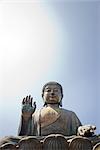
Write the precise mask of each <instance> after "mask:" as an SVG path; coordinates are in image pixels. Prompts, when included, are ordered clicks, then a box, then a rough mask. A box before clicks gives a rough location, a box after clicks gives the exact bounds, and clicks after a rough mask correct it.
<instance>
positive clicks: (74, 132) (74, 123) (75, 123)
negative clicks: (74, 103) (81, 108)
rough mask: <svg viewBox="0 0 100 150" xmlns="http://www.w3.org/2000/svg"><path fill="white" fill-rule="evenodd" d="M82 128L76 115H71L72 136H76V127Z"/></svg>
mask: <svg viewBox="0 0 100 150" xmlns="http://www.w3.org/2000/svg"><path fill="white" fill-rule="evenodd" d="M80 126H82V124H81V122H80V120H79V118H78V117H77V115H76V114H75V113H74V112H73V113H72V134H75V135H76V134H77V130H78V127H80Z"/></svg>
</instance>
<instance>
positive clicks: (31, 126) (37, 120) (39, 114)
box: [1, 82, 95, 145]
mask: <svg viewBox="0 0 100 150" xmlns="http://www.w3.org/2000/svg"><path fill="white" fill-rule="evenodd" d="M42 98H43V101H44V106H43V108H41V109H40V110H36V102H33V98H32V97H31V96H30V95H29V96H27V97H25V98H24V99H23V100H22V111H21V120H20V125H19V129H18V137H21V138H23V137H24V136H47V135H50V134H61V135H64V136H71V135H81V136H91V135H92V134H93V133H94V130H95V126H90V125H88V126H87V125H85V126H82V124H81V122H80V120H79V119H78V117H77V115H76V114H75V113H74V112H72V111H69V110H66V109H63V108H62V98H63V89H62V86H61V85H60V84H59V83H57V82H48V83H47V84H45V85H44V87H43V89H42ZM21 138H19V139H21ZM2 141H3V140H2ZM13 141H14V138H13ZM2 143H3V142H1V145H2Z"/></svg>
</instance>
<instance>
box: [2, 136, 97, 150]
mask: <svg viewBox="0 0 100 150" xmlns="http://www.w3.org/2000/svg"><path fill="white" fill-rule="evenodd" d="M3 149H5V150H100V135H98V136H93V137H89V138H86V137H81V136H69V137H68V136H63V135H61V134H51V135H48V136H22V137H21V136H18V137H5V138H3V139H1V140H0V150H3Z"/></svg>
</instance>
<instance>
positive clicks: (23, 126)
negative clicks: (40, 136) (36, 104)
mask: <svg viewBox="0 0 100 150" xmlns="http://www.w3.org/2000/svg"><path fill="white" fill-rule="evenodd" d="M31 134H32V117H30V118H29V119H28V120H26V119H24V117H23V116H21V120H20V125H19V129H18V135H19V136H23V135H31Z"/></svg>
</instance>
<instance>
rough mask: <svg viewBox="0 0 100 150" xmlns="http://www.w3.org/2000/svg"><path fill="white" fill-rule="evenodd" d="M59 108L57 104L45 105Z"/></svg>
mask: <svg viewBox="0 0 100 150" xmlns="http://www.w3.org/2000/svg"><path fill="white" fill-rule="evenodd" d="M48 106H49V107H52V108H59V104H47V107H48Z"/></svg>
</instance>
